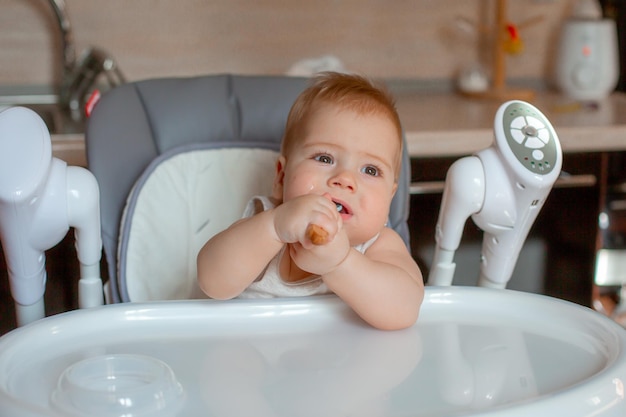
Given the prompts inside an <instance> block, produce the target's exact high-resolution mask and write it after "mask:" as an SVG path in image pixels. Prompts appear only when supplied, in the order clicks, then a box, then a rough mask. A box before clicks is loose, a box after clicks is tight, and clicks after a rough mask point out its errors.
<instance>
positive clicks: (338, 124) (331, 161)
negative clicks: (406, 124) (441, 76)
mask: <svg viewBox="0 0 626 417" xmlns="http://www.w3.org/2000/svg"><path fill="white" fill-rule="evenodd" d="M399 152H400V142H399V139H398V133H397V130H396V128H395V126H394V124H393V123H392V122H391V121H389V120H388V119H387V118H386V117H385V116H383V115H379V114H368V115H359V114H358V113H356V112H354V111H352V110H344V109H338V108H337V107H334V106H326V107H324V108H321V109H319V110H317V111H316V112H315V113H314V114H313V116H312V118H311V119H310V120H309V122H308V128H307V129H306V133H305V134H304V138H300V143H299V145H298V146H296V147H295V148H294V149H293V151H292V152H291V153H290V154H289V155H288V156H287V157H286V158H285V157H281V161H280V162H281V164H279V172H278V177H277V178H281V176H282V183H281V184H279V189H280V188H282V189H281V190H280V191H281V192H282V196H279V197H282V200H283V201H288V200H290V199H292V198H294V197H298V196H301V195H304V194H319V195H323V194H325V193H328V194H330V196H331V197H332V199H333V201H334V202H335V203H336V204H337V205H338V207H339V208H341V217H342V219H343V224H344V228H345V229H346V231H347V233H348V237H349V239H350V244H351V245H353V246H354V245H357V244H359V243H363V242H365V241H367V240H369V239H370V238H372V237H373V236H374V235H376V234H377V233H378V232H380V230H381V229H382V228H383V226H384V225H385V223H386V221H387V217H388V215H389V206H390V204H391V199H392V198H393V195H394V193H395V191H396V188H397V184H396V178H395V173H396V164H397V163H398V161H399V160H400V158H398V154H399ZM279 182H280V181H279ZM280 186H282V187H280Z"/></svg>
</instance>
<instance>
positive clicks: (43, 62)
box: [0, 0, 626, 335]
mask: <svg viewBox="0 0 626 417" xmlns="http://www.w3.org/2000/svg"><path fill="white" fill-rule="evenodd" d="M574 1H575V0H515V1H509V2H508V16H509V20H511V22H512V23H514V24H516V25H518V26H519V30H520V35H521V38H522V40H523V41H524V44H525V50H524V52H523V53H521V54H518V55H511V56H508V57H507V76H508V79H509V80H510V81H512V82H514V83H520V84H527V85H532V86H533V87H535V88H539V89H540V88H541V87H544V86H548V85H549V84H550V81H549V80H550V78H551V73H552V67H553V65H554V62H553V61H554V56H555V53H556V49H557V42H558V36H559V33H560V30H561V25H562V22H563V21H564V19H566V18H567V17H568V16H569V12H570V9H571V7H572V5H573V3H574ZM65 3H66V6H67V9H68V14H69V18H70V21H71V24H72V32H73V35H74V44H75V48H76V54H77V55H78V56H80V54H81V52H83V51H85V50H86V49H87V48H88V47H90V46H97V47H98V48H101V49H103V50H105V51H106V52H108V54H110V55H111V56H112V57H113V58H114V59H115V61H116V63H117V65H118V67H119V69H120V70H121V71H122V73H123V74H124V75H125V77H126V79H127V80H128V81H135V80H140V79H146V78H154V77H169V76H194V75H202V74H210V73H236V74H283V73H286V72H287V71H288V70H289V69H290V68H291V67H292V66H293V64H294V63H296V62H299V61H301V60H304V59H308V58H320V57H324V56H333V57H336V58H338V59H339V60H340V61H341V63H342V64H343V65H344V67H345V68H346V69H348V70H353V71H358V72H361V73H365V74H368V75H370V76H373V77H380V78H386V79H396V80H408V81H410V82H412V83H414V84H417V85H418V86H419V87H420V88H425V89H427V90H436V91H446V90H447V89H450V88H451V87H452V86H453V85H454V80H455V79H456V76H457V73H458V72H459V70H460V69H462V68H464V67H465V66H467V65H471V64H472V63H475V62H477V61H482V62H487V59H488V56H487V53H486V52H487V51H488V50H489V48H487V47H486V44H487V43H488V28H489V27H490V25H491V23H492V22H493V20H494V6H495V0H463V1H460V0H316V1H308V2H305V1H285V0H259V1H252V0H248V1H244V0H211V1H209V0H176V1H167V0H133V1H127V0H108V1H94V0H65ZM604 3H613V4H617V5H619V7H621V8H622V9H623V8H624V7H626V6H622V3H626V2H624V1H621V0H606V1H605V2H604ZM61 46H62V42H61V37H60V32H59V29H58V24H57V22H56V20H55V18H54V13H53V10H52V8H51V7H50V5H49V2H48V1H47V0H0V89H2V88H4V87H17V88H18V89H19V88H20V87H22V86H54V85H58V84H59V82H60V79H61V68H62V53H61ZM622 85H623V84H622ZM619 155H621V154H619ZM568 158H569V159H568V160H567V161H566V163H565V164H564V168H565V167H567V169H568V170H570V172H573V173H583V174H586V173H591V174H593V175H595V176H596V177H597V178H600V177H601V172H602V168H601V167H602V158H606V155H605V154H600V153H594V154H587V153H579V154H573V155H570V156H568ZM453 160H454V159H441V160H439V159H435V160H433V159H432V158H431V159H428V158H426V159H423V160H416V161H414V178H413V180H414V181H441V180H442V179H443V178H444V177H445V172H446V169H447V167H448V166H449V164H450V163H452V161H453ZM621 167H622V164H621V163H620V164H619V168H620V169H618V171H620V173H621V171H622V170H623V169H621ZM599 194H600V192H599V187H598V186H597V185H596V186H593V187H586V188H577V189H562V190H555V191H554V193H553V195H552V196H551V198H550V199H549V201H548V203H549V204H548V205H549V206H550V207H548V205H547V206H546V208H544V210H543V211H542V213H541V214H540V216H539V219H538V222H537V224H536V226H535V227H534V229H533V233H532V235H531V237H530V239H529V242H530V243H529V244H528V245H527V246H528V248H529V252H530V255H529V256H530V257H531V258H530V259H531V261H528V259H524V260H523V262H520V263H522V264H526V265H531V266H532V267H533V268H534V267H535V266H536V267H537V268H535V269H533V270H532V271H539V273H541V274H542V275H545V276H546V277H559V278H558V279H551V280H550V281H546V282H545V283H540V284H539V285H540V288H538V289H539V290H540V291H542V292H544V293H547V294H549V295H553V296H557V297H561V298H564V299H568V300H571V301H575V302H579V303H581V304H584V305H590V304H591V295H592V277H593V262H594V251H595V248H596V247H595V245H596V233H597V215H598V207H599V204H600V201H599ZM412 198H413V199H412V209H413V211H414V212H413V213H412V215H411V216H412V217H411V219H410V222H411V227H412V228H414V231H415V233H414V234H413V235H412V237H413V242H412V245H413V248H416V249H414V250H416V251H417V250H420V248H424V247H429V246H432V244H433V239H434V238H433V236H434V234H433V231H432V230H431V229H432V228H433V227H434V224H435V222H436V217H437V213H438V209H439V204H440V198H441V195H440V194H436V193H435V194H428V195H421V196H414V197H412ZM414 203H415V204H414ZM468 224H470V225H469V226H468V230H469V229H471V230H469V231H470V232H473V233H474V236H473V237H472V236H470V239H472V240H471V241H470V242H469V243H468V245H474V246H476V245H477V244H478V242H479V240H480V236H477V235H476V229H475V228H474V229H472V227H471V222H468ZM470 235H471V233H470ZM418 255H419V254H418ZM546 258H549V259H550V262H545V259H546ZM47 259H48V263H47V269H48V277H49V278H48V279H49V284H48V290H47V292H46V308H47V312H48V314H54V313H57V312H60V311H63V310H65V309H67V308H75V304H73V303H75V300H76V288H75V287H76V277H77V276H78V269H77V265H76V261H75V251H74V249H73V237H72V234H68V236H67V237H66V239H65V240H64V241H63V243H62V244H60V245H58V246H57V247H55V248H54V249H52V250H50V251H48V252H47ZM420 261H421V260H420ZM425 275H426V271H425ZM530 275H533V276H534V275H535V273H534V272H533V273H531V274H530ZM68 277H70V278H68ZM72 277H74V278H72ZM7 281H8V280H7V276H6V266H5V265H4V260H3V257H2V256H0V335H1V334H3V333H4V332H6V331H7V330H10V329H11V328H12V327H13V326H14V311H13V303H12V301H11V298H10V294H9V292H8V282H7Z"/></svg>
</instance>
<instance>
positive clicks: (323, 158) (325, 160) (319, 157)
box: [314, 155, 333, 164]
mask: <svg viewBox="0 0 626 417" xmlns="http://www.w3.org/2000/svg"><path fill="white" fill-rule="evenodd" d="M314 159H315V160H316V161H319V162H321V163H323V164H332V163H333V158H332V157H331V156H329V155H317V156H315V158H314Z"/></svg>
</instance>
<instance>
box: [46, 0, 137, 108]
mask: <svg viewBox="0 0 626 417" xmlns="http://www.w3.org/2000/svg"><path fill="white" fill-rule="evenodd" d="M48 3H50V6H51V7H52V9H53V10H54V14H55V17H56V20H57V24H58V25H59V30H60V32H61V46H62V53H63V56H62V62H63V71H62V74H61V88H60V92H59V101H60V104H61V106H63V107H64V108H65V109H67V110H68V111H69V113H70V115H71V116H72V119H74V120H82V119H84V117H85V113H84V110H83V109H84V105H85V101H86V98H87V94H89V93H90V90H92V89H93V88H94V87H95V84H96V81H97V79H98V78H99V76H100V75H101V74H103V75H104V76H105V77H104V78H105V80H106V81H107V83H108V86H109V87H111V88H112V87H115V86H117V85H120V84H123V83H125V82H126V80H125V78H124V76H123V74H122V72H121V71H120V70H119V68H118V67H117V64H116V62H115V60H114V59H113V58H112V57H111V56H110V55H109V54H108V53H106V52H105V51H103V50H102V49H100V48H96V47H90V48H87V49H86V50H85V51H84V52H83V53H82V55H81V57H80V59H79V60H78V61H77V60H76V51H75V48H74V37H73V34H72V26H71V24H70V19H69V16H68V14H67V8H66V6H65V0H48Z"/></svg>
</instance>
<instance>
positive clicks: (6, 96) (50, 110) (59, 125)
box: [0, 88, 85, 135]
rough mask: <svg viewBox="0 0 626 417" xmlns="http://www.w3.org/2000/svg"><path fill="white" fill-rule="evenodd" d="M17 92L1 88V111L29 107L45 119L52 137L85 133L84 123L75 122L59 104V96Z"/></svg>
mask: <svg viewBox="0 0 626 417" xmlns="http://www.w3.org/2000/svg"><path fill="white" fill-rule="evenodd" d="M15 90H16V89H14V88H13V89H11V88H0V111H2V110H5V109H7V108H10V107H16V106H21V107H27V108H29V109H31V110H33V111H35V112H36V113H37V114H38V115H39V116H40V117H41V118H42V119H43V121H44V122H45V124H46V126H48V130H49V131H50V134H51V135H55V134H56V135H61V134H77V133H84V131H85V123H84V121H83V120H78V121H77V120H73V119H72V117H71V115H70V112H69V111H68V110H67V109H65V108H64V107H63V106H61V104H60V103H59V97H58V95H56V94H53V93H48V92H38V91H35V90H32V89H26V90H25V91H15Z"/></svg>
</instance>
